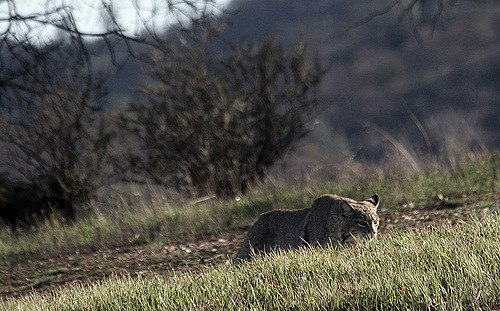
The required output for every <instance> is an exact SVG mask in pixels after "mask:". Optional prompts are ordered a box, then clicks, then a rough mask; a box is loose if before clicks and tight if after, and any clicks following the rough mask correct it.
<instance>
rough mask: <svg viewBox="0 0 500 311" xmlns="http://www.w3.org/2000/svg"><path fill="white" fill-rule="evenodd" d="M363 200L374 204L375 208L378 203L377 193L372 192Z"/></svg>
mask: <svg viewBox="0 0 500 311" xmlns="http://www.w3.org/2000/svg"><path fill="white" fill-rule="evenodd" d="M365 201H368V202H370V203H372V204H373V205H375V208H377V207H378V203H379V197H378V194H376V193H375V194H373V195H372V196H371V197H370V198H369V199H366V200H365Z"/></svg>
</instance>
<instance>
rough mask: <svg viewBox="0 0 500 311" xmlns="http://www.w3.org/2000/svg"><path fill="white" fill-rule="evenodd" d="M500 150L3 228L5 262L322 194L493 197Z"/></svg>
mask: <svg viewBox="0 0 500 311" xmlns="http://www.w3.org/2000/svg"><path fill="white" fill-rule="evenodd" d="M499 167H500V154H498V153H497V154H496V155H494V156H491V157H488V158H484V159H482V160H480V161H476V162H472V163H469V164H467V165H465V166H464V167H462V168H460V169H459V170H457V171H455V172H452V173H449V174H445V173H437V172H432V171H429V172H424V173H419V174H413V175H408V176H395V175H388V176H385V177H384V178H382V179H377V178H374V179H372V178H370V176H367V178H366V179H365V180H360V181H358V182H356V183H352V184H345V183H329V184H324V185H316V186H313V187H306V188H280V189H274V190H271V191H268V192H265V193H261V194H258V195H247V196H244V197H242V198H241V200H238V201H236V200H227V201H214V202H209V203H205V204H201V205H193V206H176V205H169V204H164V205H159V206H152V207H150V208H146V207H145V208H141V209H138V210H135V211H127V212H123V213H121V214H116V215H115V216H113V215H102V214H94V215H92V216H90V217H88V218H86V219H83V220H80V221H78V222H77V223H75V224H74V225H71V226H64V225H59V226H54V225H46V226H41V227H40V228H39V229H38V230H36V231H33V232H31V231H28V232H20V233H11V232H8V231H6V230H4V231H1V232H0V262H1V261H5V260H15V259H16V257H18V256H25V255H31V256H34V255H35V256H36V255H39V256H43V255H47V254H51V253H61V252H73V251H77V250H78V251H84V250H94V249H98V248H102V247H109V246H117V245H130V244H143V243H149V242H152V241H158V242H169V241H172V240H175V239H178V238H180V237H183V236H186V235H193V234H199V233H204V232H213V231H221V230H227V229H228V228H233V227H239V226H246V225H250V224H251V223H253V222H254V221H255V219H256V218H257V216H258V215H259V214H260V213H262V212H265V211H268V210H271V209H276V208H288V209H295V208H304V207H308V206H309V205H310V204H311V202H312V200H313V199H314V198H316V197H317V196H319V195H321V194H323V193H336V194H340V195H343V196H348V197H352V198H355V199H356V198H357V199H362V198H365V197H369V196H370V195H372V194H373V192H377V193H378V194H379V195H380V196H381V198H382V201H381V202H382V203H381V206H382V210H395V209H399V208H401V206H402V205H403V203H405V202H410V201H411V202H414V203H415V206H416V208H419V207H421V206H422V205H425V201H426V200H428V199H429V198H431V197H435V196H436V195H438V194H444V195H446V194H456V193H475V194H483V195H486V196H488V197H490V199H491V200H494V199H495V198H497V196H498V191H499V189H500V181H499V174H498V173H499V169H500V168H499Z"/></svg>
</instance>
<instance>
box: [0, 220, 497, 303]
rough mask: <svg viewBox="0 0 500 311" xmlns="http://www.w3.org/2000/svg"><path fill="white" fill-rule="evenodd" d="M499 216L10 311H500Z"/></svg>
mask: <svg viewBox="0 0 500 311" xmlns="http://www.w3.org/2000/svg"><path fill="white" fill-rule="evenodd" d="M499 249H500V215H498V214H496V215H493V216H490V217H488V218H487V219H485V220H483V221H477V220H472V221H469V222H467V223H465V222H463V223H460V224H459V225H456V226H451V225H450V226H444V227H440V228H438V229H435V230H422V231H419V232H407V233H403V232H399V231H395V232H392V233H390V234H388V235H385V236H382V237H381V238H380V239H378V240H375V241H371V242H366V243H361V244H358V245H357V246H355V247H353V248H340V249H322V250H318V249H316V250H314V251H310V250H302V251H300V252H291V253H287V254H277V255H274V256H270V257H266V258H263V259H259V260H256V261H255V262H251V263H248V264H244V265H242V266H239V267H235V266H227V267H220V268H216V269H213V270H209V271H206V272H204V273H201V274H192V273H187V274H184V275H180V276H174V277H170V278H162V277H152V278H130V277H128V278H127V277H125V278H123V277H121V278H118V277H115V278H111V279H109V280H106V281H104V282H101V283H99V284H96V285H92V286H90V287H82V286H74V287H70V288H66V289H62V290H57V291H54V292H52V293H51V294H50V295H46V296H41V295H33V296H30V297H26V298H24V299H21V300H12V301H6V302H4V304H3V307H4V308H5V309H7V310H14V309H22V310H75V309H76V310H188V309H194V310H235V309H242V310H479V309H486V310H489V309H494V308H498V307H500V295H499V293H500V282H498V280H499V279H500V252H498V250H499Z"/></svg>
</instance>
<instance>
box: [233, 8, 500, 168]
mask: <svg viewBox="0 0 500 311" xmlns="http://www.w3.org/2000/svg"><path fill="white" fill-rule="evenodd" d="M387 3H388V1H348V0H337V1H328V0H320V1H302V0H288V1H278V0H276V1H269V0H252V1H249V0H236V1H234V2H233V3H232V5H231V9H232V10H233V11H234V12H237V13H236V14H234V15H233V16H231V17H229V21H230V27H229V28H228V31H227V33H226V35H227V36H228V37H229V38H231V39H234V40H238V39H253V38H262V37H265V36H273V37H276V38H278V39H280V40H282V41H283V42H284V43H285V44H287V45H290V46H291V45H292V44H294V43H296V42H297V41H298V40H304V41H305V42H306V43H307V45H308V47H309V48H310V49H312V50H314V51H316V53H318V55H320V56H321V58H322V59H323V60H324V61H329V60H331V61H333V67H332V69H331V71H330V72H329V73H328V74H327V76H326V77H325V79H324V81H323V84H322V87H321V91H320V96H321V102H322V113H321V114H320V116H319V117H318V120H317V121H316V122H315V124H314V125H313V126H312V131H313V132H312V135H311V137H310V138H309V139H310V140H311V141H312V142H313V144H315V145H318V146H319V148H318V150H319V152H320V153H322V154H321V155H320V158H321V157H322V158H323V159H326V160H335V159H338V157H337V156H336V154H339V153H340V154H344V155H347V154H354V155H357V156H358V157H361V158H369V159H374V158H377V157H379V156H380V155H381V152H382V151H383V149H384V148H386V147H387V144H386V143H383V142H382V141H383V140H384V138H382V137H381V134H380V131H379V132H377V131H374V130H373V129H374V128H375V127H376V126H378V127H380V128H381V129H383V130H384V131H387V133H389V134H390V135H392V136H393V137H394V138H395V139H397V140H398V141H400V142H401V143H403V144H404V145H405V146H406V147H407V148H409V149H410V150H413V149H415V150H416V151H418V152H422V153H426V152H428V151H432V152H434V153H440V152H441V153H445V154H446V153H453V152H460V151H461V149H462V150H474V149H495V148H498V147H499V146H500V140H499V136H500V122H499V121H500V119H499V117H500V92H499V91H500V57H499V55H500V5H499V4H498V3H496V2H494V1H489V2H488V1H486V2H485V1H474V2H471V1H463V2H460V4H459V5H458V6H456V7H454V8H446V9H445V11H444V14H443V16H442V17H441V18H440V19H439V21H438V24H437V28H436V30H435V34H434V37H433V38H430V37H429V36H428V30H429V29H428V27H427V28H426V26H425V25H423V26H421V27H420V30H421V31H422V35H423V38H424V47H420V46H418V44H417V41H416V40H415V37H414V36H413V35H412V33H411V30H410V27H409V26H408V24H407V23H406V22H404V21H403V22H401V23H398V16H397V13H398V12H396V11H393V12H390V13H388V14H385V15H382V16H378V17H376V18H374V19H373V20H371V21H370V22H367V23H366V24H364V25H362V26H360V27H358V28H355V29H353V26H354V25H356V24H358V23H359V22H360V21H363V20H365V19H366V18H367V17H369V16H370V15H371V14H372V13H373V12H376V11H377V10H378V9H380V8H381V7H383V6H384V5H387ZM366 123H369V124H368V128H367V127H365V126H363V124H365V125H366ZM417 123H418V124H419V126H420V127H421V129H419V128H418V126H417ZM372 125H375V126H372ZM422 129H424V131H423V133H422ZM384 146H385V147H384ZM429 149H430V150H429ZM455 149H456V150H455Z"/></svg>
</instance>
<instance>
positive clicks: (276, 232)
mask: <svg viewBox="0 0 500 311" xmlns="http://www.w3.org/2000/svg"><path fill="white" fill-rule="evenodd" d="M378 205H379V196H378V195H376V194H375V195H373V196H371V197H370V198H368V199H366V200H362V201H355V200H352V199H349V198H344V197H341V196H337V195H333V194H325V195H322V196H321V197H319V198H317V199H316V200H314V202H313V203H312V205H311V207H309V208H304V209H300V210H273V211H270V212H267V213H264V214H262V215H261V216H260V217H259V219H257V221H256V222H255V223H254V224H253V226H252V227H251V228H250V230H249V231H248V233H247V235H246V237H245V239H244V241H243V245H242V246H241V248H240V250H239V251H238V253H236V255H235V257H234V261H235V262H240V261H243V260H246V259H249V258H250V255H251V250H252V249H254V251H255V252H257V253H266V252H269V251H271V250H276V249H283V250H289V249H295V248H298V247H300V246H301V245H313V246H314V245H321V246H325V245H327V244H328V243H333V244H335V243H352V242H354V241H355V239H356V238H365V239H371V238H373V237H375V236H376V235H377V229H378V224H379V217H378V215H377V208H378Z"/></svg>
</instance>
